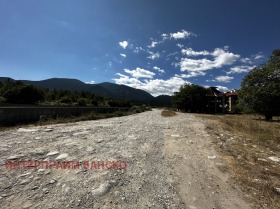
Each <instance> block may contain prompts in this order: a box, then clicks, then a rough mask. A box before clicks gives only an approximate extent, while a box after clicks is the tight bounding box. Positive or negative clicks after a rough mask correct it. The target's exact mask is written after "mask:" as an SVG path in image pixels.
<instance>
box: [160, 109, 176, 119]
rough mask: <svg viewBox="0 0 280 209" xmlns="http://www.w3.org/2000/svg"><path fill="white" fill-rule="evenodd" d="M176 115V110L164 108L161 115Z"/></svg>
mask: <svg viewBox="0 0 280 209" xmlns="http://www.w3.org/2000/svg"><path fill="white" fill-rule="evenodd" d="M175 115H176V112H175V111H171V110H163V111H162V112H161V116H163V117H172V116H175Z"/></svg>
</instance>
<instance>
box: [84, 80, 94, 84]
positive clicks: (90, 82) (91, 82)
mask: <svg viewBox="0 0 280 209" xmlns="http://www.w3.org/2000/svg"><path fill="white" fill-rule="evenodd" d="M94 83H95V82H94V81H88V82H86V84H94Z"/></svg>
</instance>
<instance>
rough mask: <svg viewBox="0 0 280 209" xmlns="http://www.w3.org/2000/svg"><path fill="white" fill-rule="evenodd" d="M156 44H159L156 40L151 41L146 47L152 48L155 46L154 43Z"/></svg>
mask: <svg viewBox="0 0 280 209" xmlns="http://www.w3.org/2000/svg"><path fill="white" fill-rule="evenodd" d="M158 44H159V42H157V41H152V43H151V45H150V46H148V48H154V47H156V45H158Z"/></svg>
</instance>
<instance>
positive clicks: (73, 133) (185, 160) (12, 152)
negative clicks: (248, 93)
mask: <svg viewBox="0 0 280 209" xmlns="http://www.w3.org/2000/svg"><path fill="white" fill-rule="evenodd" d="M160 113H161V111H160V110H153V111H149V112H144V113H140V114H136V115H130V116H126V117H119V118H110V119H104V120H98V121H83V122H77V123H71V124H58V125H52V126H48V127H45V126H36V127H32V126H31V127H27V128H26V127H25V128H21V129H18V130H9V131H5V132H1V133H0V138H1V141H0V164H1V165H0V166H1V167H0V171H1V173H0V174H1V176H0V208H158V209H162V208H178V209H179V208H191V209H195V208H197V209H198V208H201V209H205V208H211V209H212V208H216V209H218V208H227V209H230V208H249V207H248V206H247V204H246V203H245V202H244V201H243V200H242V199H241V198H240V197H239V196H238V195H237V194H238V192H239V191H238V190H237V189H236V188H234V187H233V186H231V184H230V183H229V180H228V177H227V174H226V173H223V172H222V171H221V170H222V169H219V168H221V167H223V166H225V165H223V162H222V161H221V159H219V157H218V156H217V153H216V152H215V150H214V148H213V147H212V146H211V139H210V137H209V135H208V134H207V133H206V132H205V130H204V125H203V121H202V120H201V119H198V118H195V117H194V116H192V115H189V114H180V113H179V114H178V115H177V116H175V117H170V118H163V117H162V116H161V115H160ZM56 152H57V153H56ZM61 154H63V155H61ZM59 156H62V157H64V160H70V161H71V160H72V161H80V162H81V164H82V162H83V161H89V162H92V161H104V162H107V161H124V162H126V164H127V167H126V168H125V169H85V168H84V167H82V166H80V168H79V169H41V170H40V169H34V168H32V169H20V170H18V169H17V170H15V169H12V170H9V169H8V170H7V169H6V168H5V162H6V160H7V159H9V158H12V159H13V158H16V159H17V160H28V159H33V160H34V159H36V160H55V159H56V158H57V157H59ZM213 156H217V157H216V158H215V159H214V157H213ZM208 157H210V158H213V159H209V158H208ZM217 185H219V186H217Z"/></svg>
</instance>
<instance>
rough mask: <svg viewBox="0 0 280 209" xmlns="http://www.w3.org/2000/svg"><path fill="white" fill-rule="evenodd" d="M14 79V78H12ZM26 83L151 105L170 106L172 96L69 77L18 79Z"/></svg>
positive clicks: (4, 78) (1, 79) (5, 78)
mask: <svg viewBox="0 0 280 209" xmlns="http://www.w3.org/2000/svg"><path fill="white" fill-rule="evenodd" d="M7 79H11V78H7V77H0V81H1V82H3V81H5V80H7ZM11 80H14V79H11ZM18 81H21V82H23V83H25V84H31V85H34V86H36V87H38V88H42V89H50V90H53V89H56V90H70V91H89V92H91V93H93V94H95V95H97V96H102V97H104V98H111V99H121V100H129V101H136V102H141V103H146V104H151V105H159V106H170V105H171V96H168V95H160V96H157V97H153V96H152V95H151V94H149V93H148V92H146V91H144V90H141V89H135V88H132V87H129V86H126V85H119V84H114V83H109V82H104V83H99V84H86V83H84V82H82V81H80V80H77V79H69V78H50V79H46V80H41V81H30V80H18Z"/></svg>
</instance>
